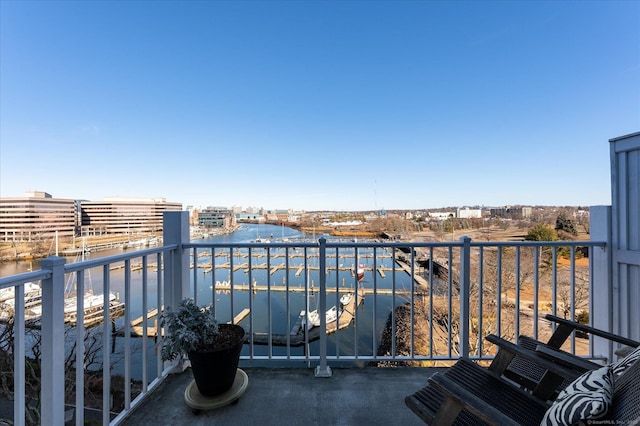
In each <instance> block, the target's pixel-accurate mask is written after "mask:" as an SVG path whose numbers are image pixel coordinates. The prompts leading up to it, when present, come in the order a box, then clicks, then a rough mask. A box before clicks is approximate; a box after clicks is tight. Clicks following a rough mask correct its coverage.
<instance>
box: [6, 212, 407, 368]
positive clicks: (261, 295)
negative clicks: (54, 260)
mask: <svg viewBox="0 0 640 426" xmlns="http://www.w3.org/2000/svg"><path fill="white" fill-rule="evenodd" d="M319 237H320V236H319V235H305V234H304V233H302V232H300V231H298V230H295V229H292V228H286V227H281V226H275V225H258V224H244V225H242V227H241V228H240V229H239V230H238V231H236V232H234V233H232V234H224V235H219V236H212V237H208V238H205V239H198V240H194V242H215V243H249V242H253V241H255V240H257V239H269V240H273V242H276V241H283V240H284V241H287V242H291V243H295V242H300V241H317V239H318V238H319ZM323 237H325V238H327V240H335V238H333V237H330V236H327V235H323ZM343 241H347V240H344V239H343ZM268 250H269V251H270V255H271V264H270V265H268V266H270V267H273V266H276V265H279V264H281V263H284V262H285V259H286V256H285V254H287V253H285V249H283V248H275V247H271V248H269V249H268ZM203 251H205V250H199V251H198V253H201V252H203ZM206 251H209V252H210V251H211V250H210V249H207V250H206ZM266 251H267V249H266V248H265V249H262V248H254V249H252V251H251V263H252V267H255V266H256V265H260V264H263V263H265V262H267V258H266V257H262V256H263V255H264V254H266ZM119 253H122V251H121V250H118V249H115V250H108V251H101V252H97V253H92V254H91V257H92V258H95V257H105V256H109V255H112V254H119ZM215 254H216V256H214V259H215V263H216V265H221V264H224V263H232V264H233V265H234V266H237V265H241V264H243V263H246V262H248V260H249V257H248V251H247V250H246V249H243V250H236V251H234V252H230V251H229V249H226V250H223V249H217V250H216V252H215ZM219 254H225V255H226V256H219ZM354 254H355V253H354V249H353V248H351V249H348V250H341V251H339V252H337V253H336V250H335V249H328V250H327V255H328V259H327V266H329V267H331V266H333V267H334V268H335V266H336V265H341V266H342V267H350V268H353V266H354V262H355V260H354V257H353V255H354ZM372 254H373V250H372V249H370V248H362V249H359V250H358V257H359V260H358V263H360V264H363V265H365V267H366V268H367V272H366V273H365V277H364V279H363V280H362V282H361V284H363V285H364V286H365V287H366V288H368V289H372V288H377V289H390V288H393V286H394V285H395V288H396V289H399V290H401V289H410V288H411V280H410V278H409V276H408V275H407V274H406V273H404V272H401V271H397V272H396V274H395V280H394V277H393V274H391V273H390V272H387V273H386V278H382V277H381V276H380V275H378V274H376V273H374V272H372V271H371V270H370V268H371V267H372V265H373V259H372V257H369V256H372ZM278 255H281V256H282V257H277V256H278ZM288 255H289V259H290V260H289V271H288V273H287V272H286V271H285V270H278V271H277V272H275V273H273V274H269V273H268V270H267V269H255V270H252V272H251V274H249V273H248V272H246V270H244V269H240V270H237V271H236V272H233V273H230V272H229V269H215V268H214V269H213V270H212V271H211V272H206V270H205V268H196V270H195V272H194V270H193V269H192V270H191V271H190V276H191V281H192V289H196V293H195V294H196V298H197V302H198V304H207V303H213V304H214V306H215V309H216V316H217V318H218V319H219V320H220V321H221V322H226V321H230V320H231V319H232V318H233V317H234V316H235V315H237V314H238V313H240V312H241V311H242V310H243V309H245V308H251V310H252V312H251V315H250V316H249V317H247V318H246V319H244V320H243V321H242V322H241V323H240V325H242V326H243V327H244V328H245V330H247V331H252V332H268V331H270V332H271V333H274V334H287V333H289V332H290V330H291V328H292V327H293V325H294V324H295V323H296V321H297V320H298V317H299V315H300V312H301V311H303V310H306V309H309V310H314V309H317V308H318V306H319V299H318V294H317V293H316V292H315V291H313V292H312V291H309V292H308V294H305V292H304V289H305V286H309V287H313V288H314V289H316V290H317V288H318V285H319V275H318V274H319V271H318V269H317V268H318V258H317V250H316V249H308V251H307V258H308V260H307V262H308V263H307V265H308V266H309V267H310V270H309V271H308V273H307V274H304V273H302V274H300V275H299V276H296V271H297V270H298V266H299V265H301V264H304V256H303V255H304V252H303V251H302V249H293V248H290V249H288ZM293 255H295V256H298V257H294V256H293ZM331 256H335V258H332V257H331ZM376 256H377V258H376V267H379V266H384V267H386V268H391V267H392V266H393V265H392V259H391V258H390V255H389V253H388V252H387V251H385V250H382V249H378V250H376ZM68 261H69V262H72V261H76V259H75V258H73V259H72V258H69V259H68ZM197 261H198V263H206V262H211V256H208V257H204V256H203V257H198V259H197ZM137 262H141V259H136V260H134V261H132V264H135V263H137ZM148 262H149V263H150V264H154V263H155V262H156V258H155V256H152V257H150V258H149V259H148ZM38 268H39V266H38V262H37V261H33V262H10V263H4V264H0V275H1V276H5V275H10V274H16V273H20V272H25V271H27V270H30V269H38ZM314 268H315V269H314ZM124 275H125V274H124V271H123V269H120V270H112V271H111V272H110V275H109V276H110V278H109V283H110V287H109V288H108V291H111V292H114V293H117V294H118V295H119V296H120V299H121V300H123V301H124V298H125V286H124V281H125V276H124ZM143 275H146V276H147V289H146V290H147V295H148V296H147V306H146V307H144V306H143V297H142V294H143V288H142V286H143ZM130 279H131V287H130V288H131V290H130V294H129V303H128V310H129V320H134V319H135V318H138V317H140V316H141V315H142V313H143V312H144V311H145V310H147V311H148V310H150V309H153V308H156V307H157V282H158V280H157V272H156V271H155V270H154V268H153V267H149V268H146V269H145V270H142V269H141V270H134V271H132V272H131V274H130ZM326 279H327V286H328V287H329V288H333V289H338V288H348V289H355V288H356V285H357V283H356V279H355V277H354V276H353V275H352V273H351V272H350V271H336V270H335V269H334V270H330V271H329V272H328V274H327V278H326ZM250 280H251V282H253V283H254V284H255V285H260V286H262V285H267V286H276V285H278V286H281V285H287V286H288V287H289V288H290V289H297V290H300V291H299V292H293V291H290V292H277V291H273V292H271V293H267V292H264V291H257V292H252V293H250V292H248V291H244V290H238V289H236V290H235V291H234V292H233V294H231V293H230V292H228V291H226V292H224V291H214V289H213V287H214V286H215V285H218V282H225V281H226V282H230V283H231V284H232V285H233V286H239V285H247V284H249V282H250ZM68 283H69V285H70V286H73V285H74V284H75V277H69V279H68ZM85 289H90V290H92V291H94V292H95V293H97V294H101V293H103V292H104V291H105V288H104V282H103V270H102V269H101V268H94V269H92V270H91V271H89V272H88V273H87V274H86V277H85ZM192 291H193V290H192ZM307 296H308V297H307ZM339 297H340V295H339V294H338V293H337V292H335V291H334V292H328V293H327V302H326V306H327V309H328V308H330V307H331V306H334V305H337V304H338V301H339ZM406 301H407V299H406V298H405V297H402V296H396V297H395V298H394V297H392V296H387V295H375V296H374V295H367V296H366V297H365V299H364V301H363V303H362V304H361V305H360V306H359V308H358V311H357V313H356V320H355V321H354V322H353V323H352V324H351V326H350V327H348V328H346V329H344V330H341V331H338V332H336V333H333V334H330V335H329V336H328V353H329V354H330V355H334V354H337V355H338V356H342V357H348V356H354V355H359V356H371V355H374V354H375V353H376V351H377V348H378V345H379V343H380V336H381V335H382V331H383V329H384V327H385V325H386V322H387V319H388V317H389V313H390V312H391V310H392V308H393V307H395V306H398V305H401V304H403V303H406ZM155 320H156V318H153V319H151V320H150V321H149V322H148V325H149V326H154V325H155V322H154V321H155ZM124 321H125V318H124V317H120V318H117V319H116V321H115V323H116V328H117V329H121V328H122V327H123V325H124V323H125V322H124ZM101 330H102V328H98V329H97V330H93V331H92V332H97V333H99V332H101ZM125 344H126V340H125V339H124V337H116V338H114V342H113V344H112V347H113V349H114V354H112V355H111V357H112V360H114V361H115V364H114V365H113V372H114V373H117V374H122V373H123V371H124V360H123V359H122V356H121V354H122V353H123V352H124V350H123V348H124V345H125ZM318 344H319V343H318V342H317V341H316V342H312V343H311V344H310V345H309V348H308V350H309V353H310V354H312V355H316V356H317V355H318V353H319V348H318ZM129 345H130V349H131V353H132V369H131V373H132V378H133V379H135V380H140V379H141V378H142V363H141V357H140V354H141V352H142V351H143V345H142V338H131V339H129ZM305 350H307V348H305V347H304V346H301V347H291V348H287V347H280V346H273V347H268V346H266V345H255V346H254V347H253V353H251V348H250V346H249V345H245V347H244V349H243V352H242V355H243V356H249V355H253V356H254V357H269V356H287V355H289V356H302V355H304V353H305ZM147 354H148V355H149V357H150V359H149V364H148V368H147V374H148V377H149V378H153V377H155V376H156V359H157V358H156V348H155V347H154V340H153V339H148V341H147ZM96 360H97V361H98V362H99V361H100V360H101V357H100V356H98V357H97V358H96ZM348 362H349V363H353V362H354V361H348ZM253 363H254V364H260V362H256V361H254V362H253ZM284 363H285V362H284V361H283V362H282V363H281V364H282V365H284ZM299 363H300V365H301V366H302V365H305V363H304V362H303V361H299ZM356 363H362V362H361V361H356ZM294 364H295V362H294ZM264 365H267V363H266V362H265V363H264ZM268 365H271V366H273V365H274V362H273V361H269V362H268ZM287 365H289V366H290V365H291V361H289V362H287Z"/></svg>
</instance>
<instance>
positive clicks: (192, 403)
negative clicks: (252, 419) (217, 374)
mask: <svg viewBox="0 0 640 426" xmlns="http://www.w3.org/2000/svg"><path fill="white" fill-rule="evenodd" d="M248 385H249V377H247V373H245V372H244V371H242V370H241V369H239V368H238V369H237V370H236V378H235V380H234V381H233V384H232V385H231V388H230V389H229V390H228V391H226V392H224V393H221V394H220V395H216V396H203V395H201V394H200V392H199V391H198V387H197V386H196V381H195V380H192V381H191V383H189V384H188V385H187V388H186V389H185V390H184V402H185V404H187V405H188V406H189V407H191V408H192V409H193V410H194V412H195V413H197V412H198V411H200V410H213V409H216V408H220V407H224V406H225V405H229V404H232V403H236V402H237V401H238V399H240V397H241V396H242V394H244V392H245V391H246V390H247V386H248Z"/></svg>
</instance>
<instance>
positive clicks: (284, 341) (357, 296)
mask: <svg viewBox="0 0 640 426" xmlns="http://www.w3.org/2000/svg"><path fill="white" fill-rule="evenodd" d="M350 292H353V291H350ZM345 293H347V292H345ZM365 294H366V292H365V289H364V287H360V288H359V289H358V291H357V292H356V293H354V295H353V297H352V298H351V300H350V301H349V303H347V304H346V305H343V306H342V312H341V313H340V315H338V319H337V321H332V322H329V323H327V324H326V331H327V334H332V333H335V332H337V331H339V330H342V329H345V328H347V327H349V325H351V322H352V321H353V319H354V318H355V316H356V309H357V307H358V306H360V304H361V303H362V302H363V301H364V297H365ZM323 315H324V314H323ZM302 319H303V316H302V315H300V316H299V317H298V320H297V321H296V323H295V325H294V326H293V328H292V329H291V332H290V333H289V334H272V335H271V341H269V334H268V333H263V332H255V333H253V336H252V337H253V343H254V344H256V345H268V344H269V343H271V344H272V345H274V346H287V345H290V346H302V345H304V344H305V343H307V342H312V341H314V340H317V339H319V338H320V327H313V328H311V329H310V330H307V329H306V327H305V326H304V325H303V323H302ZM305 337H306V339H305ZM250 338H251V337H247V338H246V339H247V340H249V339H250Z"/></svg>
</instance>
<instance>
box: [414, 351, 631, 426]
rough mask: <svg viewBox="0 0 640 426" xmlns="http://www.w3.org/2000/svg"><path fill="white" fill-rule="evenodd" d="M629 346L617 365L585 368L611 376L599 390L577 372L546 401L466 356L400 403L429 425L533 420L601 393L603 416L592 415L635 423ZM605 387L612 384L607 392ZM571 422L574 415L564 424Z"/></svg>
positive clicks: (564, 412) (569, 411) (537, 421)
mask: <svg viewBox="0 0 640 426" xmlns="http://www.w3.org/2000/svg"><path fill="white" fill-rule="evenodd" d="M634 352H635V357H632V356H630V357H629V358H630V361H628V363H627V364H626V365H624V367H622V368H619V370H616V367H615V364H614V365H609V366H604V367H601V368H600V369H598V370H595V371H593V372H588V373H585V374H588V375H590V376H595V375H596V374H595V373H599V372H600V371H601V370H603V371H605V372H606V374H607V377H610V381H611V382H613V381H615V385H613V384H612V383H608V384H607V383H606V381H603V384H602V389H600V390H602V391H603V392H598V391H592V390H590V391H589V392H585V391H582V392H580V386H581V385H582V384H583V383H586V380H587V379H591V377H588V378H585V376H580V377H578V378H577V380H575V382H574V383H572V385H571V386H570V387H569V388H568V389H567V390H566V391H564V392H562V393H561V394H560V396H559V399H558V401H556V402H553V403H551V402H547V401H543V400H541V399H539V398H537V397H535V396H533V395H532V394H531V393H529V392H527V391H526V390H523V389H520V388H518V387H516V386H514V385H512V384H510V383H509V382H508V381H506V380H504V379H501V378H500V377H498V376H497V375H496V374H495V373H494V372H493V371H491V370H488V369H485V368H482V367H480V366H478V365H477V364H475V363H474V362H472V361H471V360H469V359H468V358H461V359H460V360H459V361H458V362H457V363H456V364H455V365H454V366H453V367H451V368H449V369H448V370H447V371H446V372H444V373H436V374H434V375H433V376H432V377H430V378H429V379H428V384H427V386H425V387H424V388H422V389H420V390H419V391H417V392H415V393H414V394H412V395H409V396H407V397H406V398H405V403H406V405H407V406H408V407H409V408H410V409H411V410H412V411H413V412H414V413H415V414H416V415H418V416H419V417H420V419H422V420H423V421H424V422H425V423H427V424H433V425H449V424H454V425H486V424H489V425H539V424H541V421H543V420H545V421H546V420H548V417H550V416H552V415H553V414H555V415H558V416H571V415H574V414H575V411H577V410H572V409H571V408H573V407H575V405H567V404H576V399H579V398H584V399H590V398H596V396H597V397H599V396H600V395H605V396H607V398H610V397H611V396H612V398H610V399H607V398H605V399H607V400H606V401H605V403H604V404H603V406H604V407H605V409H604V410H603V411H602V413H603V414H604V416H603V417H601V418H599V419H598V421H603V423H606V424H637V423H638V422H639V421H640V398H639V397H638V396H639V395H640V362H638V360H637V359H638V356H640V351H634ZM623 361H624V360H623ZM602 374H604V373H602ZM589 383H590V384H592V383H594V381H589ZM569 389H571V392H569ZM611 389H614V391H613V393H612V394H611V392H610V391H611ZM594 395H595V396H594ZM578 402H579V401H578ZM545 415H546V417H545ZM573 422H575V419H573V420H571V421H569V424H571V423H573ZM634 422H635V423H634Z"/></svg>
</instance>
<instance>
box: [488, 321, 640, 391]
mask: <svg viewBox="0 0 640 426" xmlns="http://www.w3.org/2000/svg"><path fill="white" fill-rule="evenodd" d="M545 318H546V319H547V320H549V321H552V322H555V323H556V324H557V327H556V330H555V331H554V333H553V334H552V336H551V337H550V338H549V341H548V342H546V343H544V342H540V341H538V340H535V339H533V338H531V337H529V336H524V335H521V336H519V337H518V346H520V347H523V348H526V349H530V350H537V351H538V352H539V353H541V354H542V355H544V356H547V357H549V358H551V359H553V360H554V362H556V363H560V364H562V365H565V366H566V367H568V368H571V369H574V370H576V371H579V372H581V373H583V372H585V371H589V370H594V369H597V368H599V367H601V366H602V365H601V364H597V363H594V362H591V361H589V360H586V359H584V358H582V357H579V356H576V355H573V354H570V353H568V352H564V351H561V350H560V347H562V345H563V344H564V343H565V342H566V340H567V339H568V338H569V336H571V333H574V332H575V333H582V334H583V335H593V336H599V337H602V338H605V339H607V340H610V341H613V342H616V343H620V344H622V345H626V346H629V347H633V348H635V347H637V346H640V343H639V342H636V341H634V340H631V339H627V338H625V337H622V336H617V335H615V334H612V333H608V332H606V331H602V330H599V329H596V328H593V327H589V326H587V325H583V324H579V323H577V322H574V321H570V320H566V319H564V318H560V317H557V316H554V315H546V316H545ZM489 340H490V341H491V339H489ZM545 373H546V370H545V369H544V368H542V367H541V366H540V365H539V364H537V363H532V362H530V360H528V359H525V358H523V357H522V356H518V355H516V356H515V357H514V358H513V359H512V360H511V362H510V364H509V365H508V366H507V367H506V368H505V369H504V376H505V377H507V378H509V379H511V380H513V381H514V382H516V383H518V384H519V385H521V386H522V387H523V388H526V389H531V390H534V389H536V387H538V385H539V384H540V381H541V380H543V378H544V377H545ZM545 380H549V378H545ZM569 383H571V381H570V380H564V381H563V382H561V383H559V384H558V386H557V388H558V389H560V390H561V389H564V388H566V387H567V386H568V385H569ZM543 386H544V384H543ZM550 397H552V396H550Z"/></svg>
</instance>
